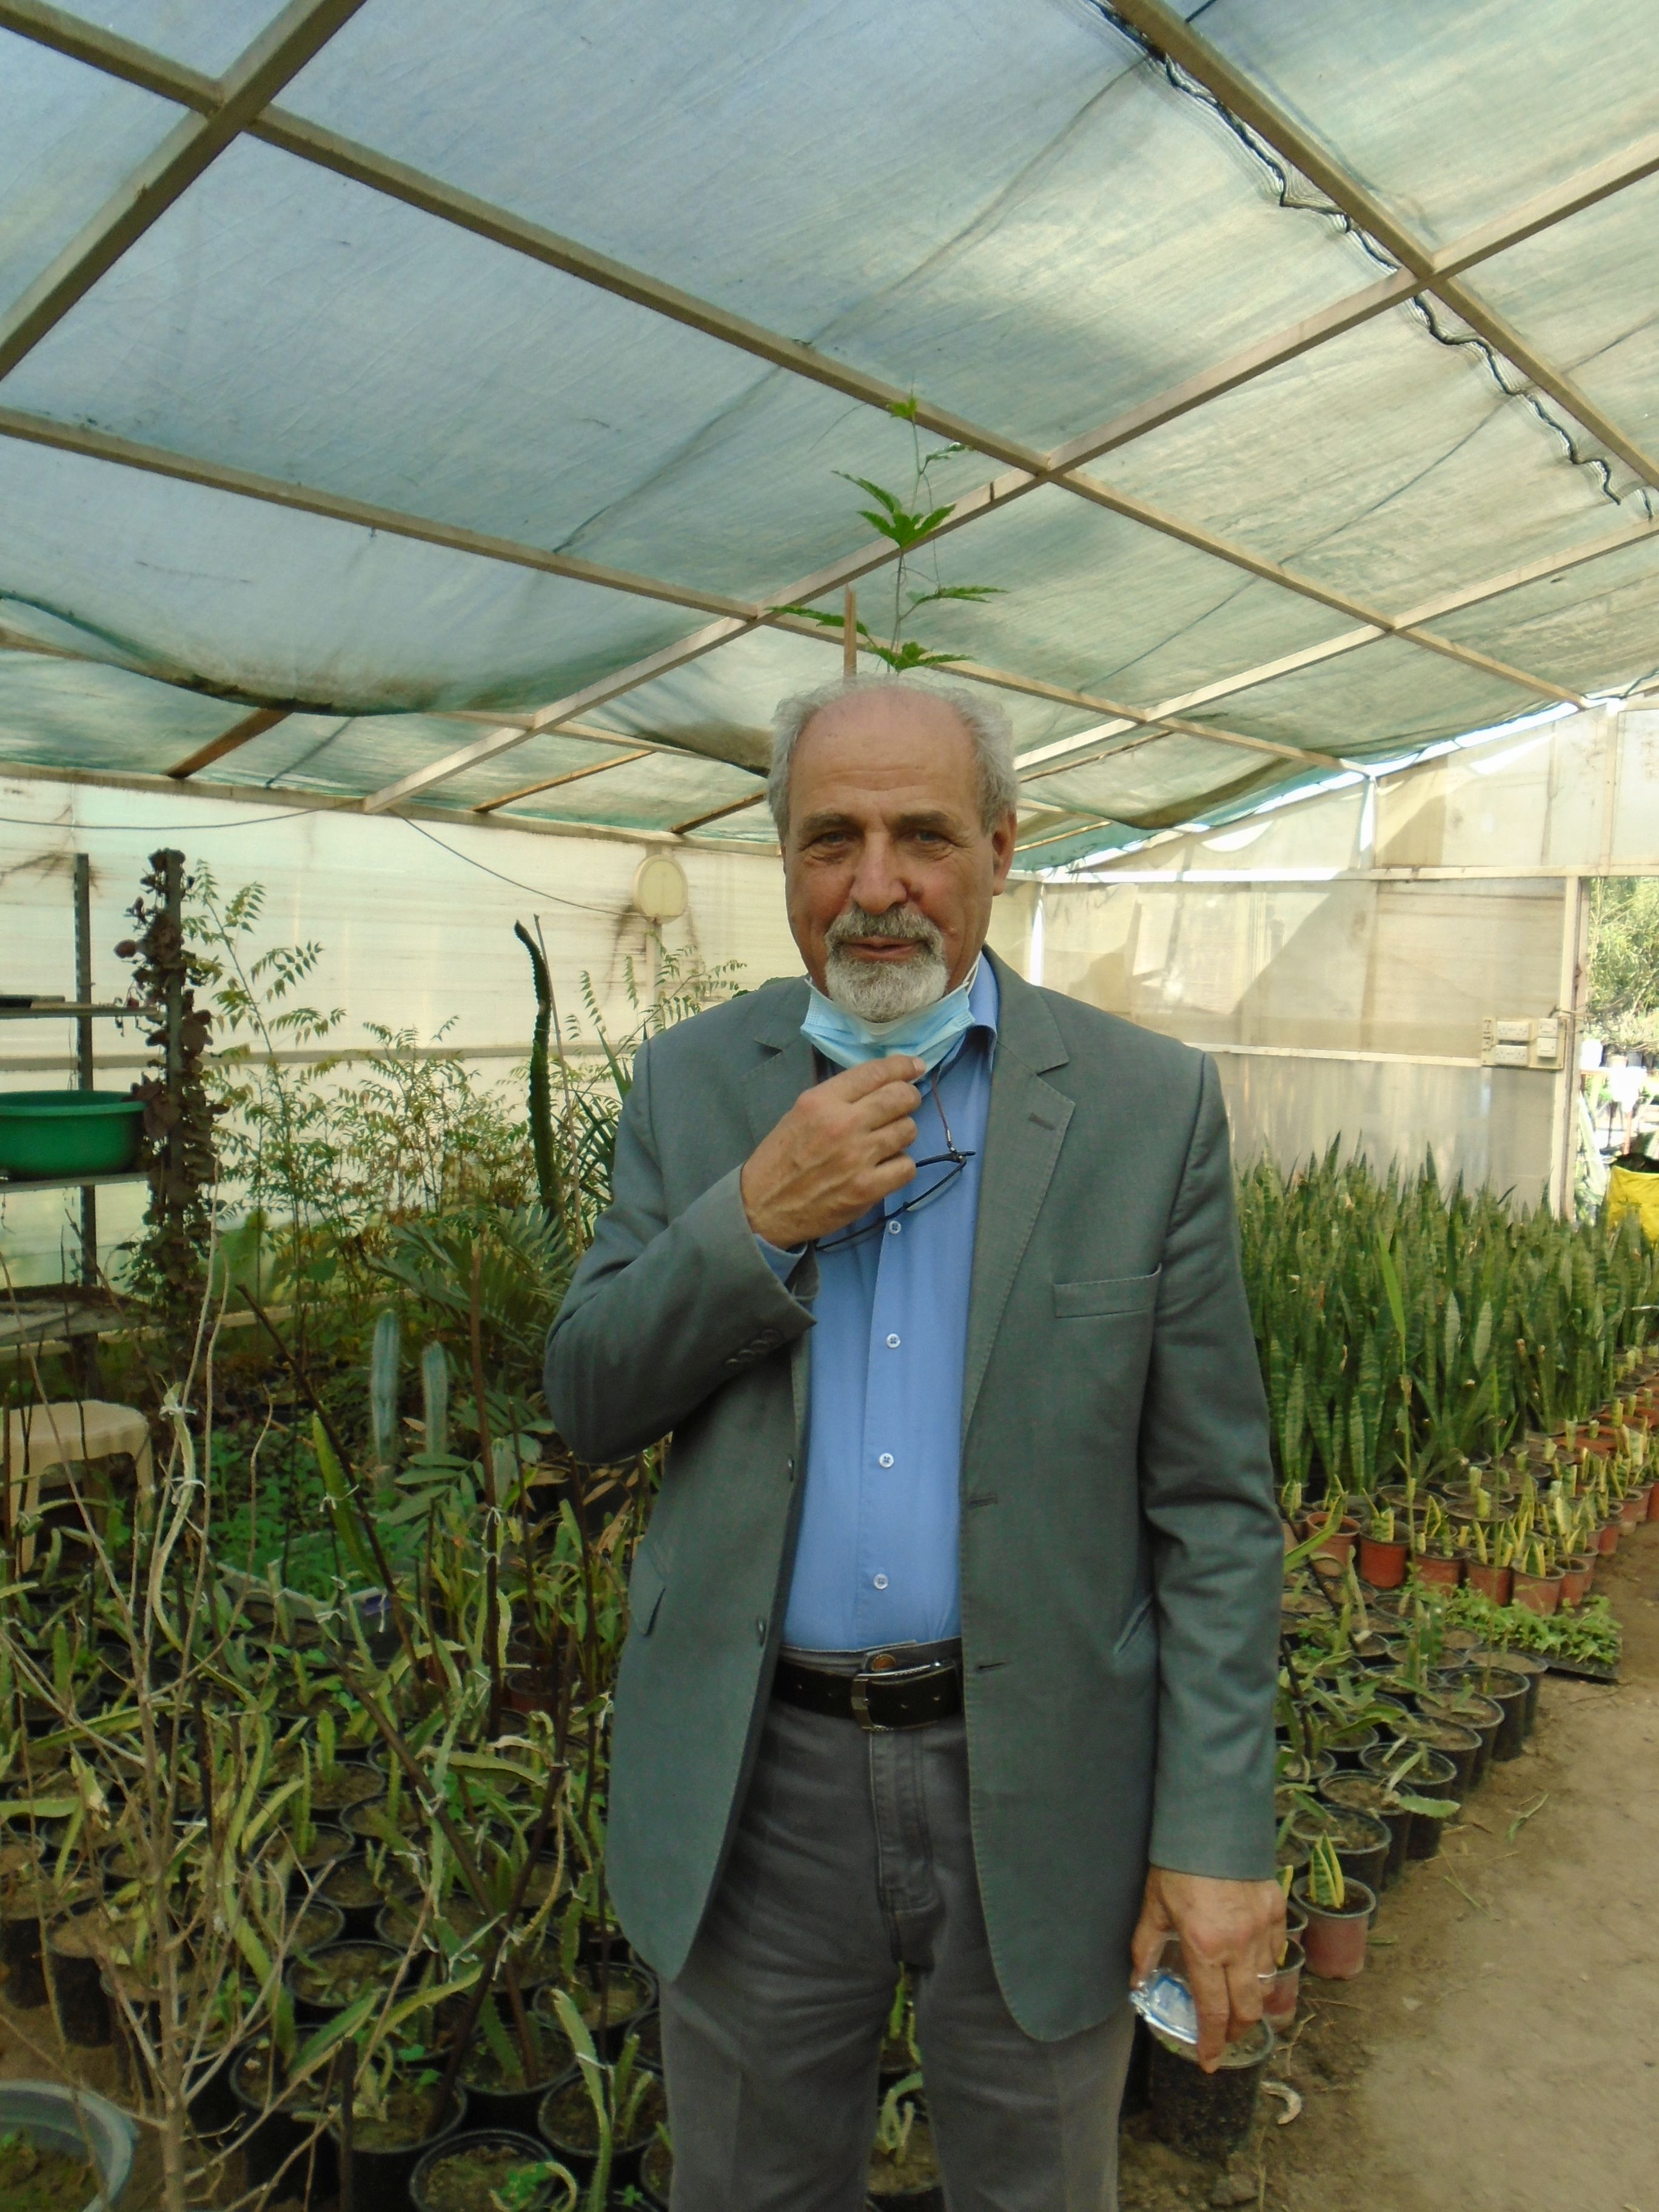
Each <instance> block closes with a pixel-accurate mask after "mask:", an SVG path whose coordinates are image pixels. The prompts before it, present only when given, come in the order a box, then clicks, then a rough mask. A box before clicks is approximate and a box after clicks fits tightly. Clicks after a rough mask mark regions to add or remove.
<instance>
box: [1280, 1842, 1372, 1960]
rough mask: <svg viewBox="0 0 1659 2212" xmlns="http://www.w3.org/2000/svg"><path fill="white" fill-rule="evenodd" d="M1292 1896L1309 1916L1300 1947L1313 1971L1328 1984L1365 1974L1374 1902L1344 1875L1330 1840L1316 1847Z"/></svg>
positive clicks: (1360, 1885)
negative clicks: (1366, 1946) (1305, 1871)
mask: <svg viewBox="0 0 1659 2212" xmlns="http://www.w3.org/2000/svg"><path fill="white" fill-rule="evenodd" d="M1291 1896H1292V1897H1294V1898H1295V1899H1296V1901H1297V1904H1298V1905H1301V1907H1302V1909H1303V1911H1304V1912H1305V1913H1306V1914H1307V1916H1308V1924H1307V1927H1306V1929H1304V1933H1303V1936H1302V1948H1303V1949H1304V1952H1305V1953H1306V1954H1307V1961H1308V1971H1309V1972H1310V1973H1312V1974H1316V1975H1317V1976H1318V1977H1319V1978H1320V1979H1321V1980H1322V1981H1328V1982H1349V1981H1352V1980H1353V1979H1354V1978H1355V1976H1356V1975H1358V1974H1362V1973H1363V1972H1364V1970H1365V1938H1366V1936H1367V1934H1368V1932H1369V1929H1370V1917H1371V1914H1372V1912H1373V1911H1375V1910H1376V1896H1375V1894H1374V1893H1373V1892H1372V1891H1370V1889H1368V1888H1367V1887H1366V1886H1365V1884H1364V1882H1363V1881H1352V1880H1351V1879H1350V1878H1349V1877H1348V1876H1347V1875H1345V1874H1344V1873H1343V1871H1342V1863H1341V1861H1340V1859H1339V1858H1338V1857H1337V1855H1336V1846H1335V1845H1334V1843H1333V1842H1332V1841H1331V1839H1330V1838H1329V1837H1328V1836H1322V1837H1321V1838H1320V1839H1319V1841H1318V1842H1317V1843H1316V1844H1315V1845H1314V1847H1313V1853H1312V1856H1311V1857H1310V1860H1309V1862H1308V1871H1307V1873H1306V1874H1305V1875H1304V1876H1303V1878H1302V1880H1301V1881H1299V1882H1297V1884H1296V1886H1295V1887H1293V1888H1292V1890H1291Z"/></svg>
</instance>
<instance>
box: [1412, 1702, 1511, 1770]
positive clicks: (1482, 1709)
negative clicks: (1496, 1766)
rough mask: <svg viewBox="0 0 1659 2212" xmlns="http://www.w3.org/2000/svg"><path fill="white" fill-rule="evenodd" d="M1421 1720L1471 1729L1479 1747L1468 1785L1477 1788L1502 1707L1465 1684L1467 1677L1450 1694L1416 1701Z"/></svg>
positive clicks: (1489, 1757) (1489, 1759)
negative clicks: (1442, 1722)
mask: <svg viewBox="0 0 1659 2212" xmlns="http://www.w3.org/2000/svg"><path fill="white" fill-rule="evenodd" d="M1419 1711H1420V1712H1421V1714H1422V1716H1423V1717H1424V1719H1425V1720H1438V1721H1452V1722H1455V1723H1456V1725H1457V1726H1458V1727H1459V1728H1467V1729H1474V1733H1475V1734H1476V1735H1478V1736H1479V1737H1480V1750H1479V1751H1478V1752H1477V1753H1475V1759H1474V1771H1473V1773H1472V1774H1471V1776H1470V1778H1469V1779H1470V1785H1471V1787H1472V1788H1474V1789H1476V1790H1478V1789H1479V1788H1480V1784H1482V1783H1483V1782H1484V1781H1485V1780H1486V1774H1487V1771H1488V1769H1489V1768H1490V1766H1491V1765H1492V1746H1493V1744H1494V1743H1496V1742H1497V1741H1498V1730H1499V1729H1501V1728H1502V1727H1503V1725H1504V1709H1503V1707H1502V1706H1501V1705H1499V1704H1498V1702H1497V1700H1496V1699H1493V1698H1483V1697H1481V1696H1480V1694H1479V1693H1478V1692H1475V1691H1473V1690H1471V1689H1470V1688H1469V1686H1468V1682H1467V1680H1463V1682H1462V1686H1461V1687H1460V1688H1459V1689H1458V1690H1457V1692H1455V1697H1453V1698H1445V1699H1443V1698H1440V1697H1438V1696H1434V1697H1429V1698H1425V1699H1422V1700H1421V1701H1420V1703H1419Z"/></svg>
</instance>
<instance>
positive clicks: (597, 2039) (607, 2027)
mask: <svg viewBox="0 0 1659 2212" xmlns="http://www.w3.org/2000/svg"><path fill="white" fill-rule="evenodd" d="M600 1972H601V1970H600V1969H599V1967H598V1966H585V1967H584V1968H582V1970H581V1972H580V1973H579V1974H578V1975H577V1976H576V1977H575V1978H574V1982H573V1983H572V1984H571V1986H570V1987H569V1988H568V1990H567V1991H566V1995H567V1996H568V1997H569V1999H570V2001H571V2002H572V2003H573V2004H574V2006H575V2008H576V2010H577V2012H578V2013H579V2014H580V2015H581V2021H582V2025H583V2026H584V2027H586V2030H587V2032H588V2033H589V2034H590V2035H591V2036H592V2039H593V2048H594V2049H595V2050H596V2051H598V2052H599V2056H600V2057H601V2058H614V2057H616V2056H617V2053H618V2052H619V2051H621V2049H622V2047H623V2044H624V2043H626V2042H627V2040H628V2039H629V2036H630V2035H632V2034H634V2033H635V2032H636V2030H637V2029H638V2028H639V2027H641V2024H642V2023H643V2021H644V2020H645V2017H646V2015H647V2014H648V2013H650V2012H653V2011H654V2010H655V2008H656V2004H657V1980H656V1977H655V1975H654V1974H653V1973H651V1972H648V1971H647V1969H646V1968H645V1967H644V1966H621V1965H618V1964H617V1961H616V1960H614V1959H613V1960H612V1961H611V1968H610V1971H609V1973H608V1974H606V1975H605V1982H604V2004H603V2008H601V2003H600ZM535 2007H536V2010H537V2011H538V2013H539V2014H540V2015H541V2016H542V2018H543V2019H544V2020H550V2021H555V2022H556V2021H557V2020H558V2012H557V2009H556V2007H555V2005H554V2002H553V1984H551V1983H543V1984H541V1985H540V1987H538V1990H537V1991H536V1996H535ZM601 2009H603V2015H604V2025H603V2026H601V2024H600V2016H601Z"/></svg>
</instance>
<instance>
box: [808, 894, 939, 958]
mask: <svg viewBox="0 0 1659 2212" xmlns="http://www.w3.org/2000/svg"><path fill="white" fill-rule="evenodd" d="M855 937H890V938H893V939H896V940H897V941H899V942H901V943H909V944H915V945H926V946H927V948H928V950H929V951H932V952H936V953H942V952H943V951H944V950H945V939H944V937H943V935H942V934H941V933H940V931H939V927H938V925H937V924H936V923H934V922H931V921H928V919H927V915H925V914H918V913H916V911H915V908H912V907H902V906H896V907H890V908H888V910H887V912H886V913H885V914H871V913H870V912H868V911H867V909H866V908H864V907H861V906H857V905H854V906H849V907H847V908H843V909H842V912H841V913H840V914H838V915H836V918H835V920H834V921H832V922H831V923H830V925H829V928H828V929H827V930H826V931H825V932H824V943H825V945H827V946H828V947H829V951H832V952H835V951H839V950H840V948H841V947H842V945H846V944H848V942H849V941H850V940H851V939H853V938H855Z"/></svg>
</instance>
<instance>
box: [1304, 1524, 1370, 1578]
mask: <svg viewBox="0 0 1659 2212" xmlns="http://www.w3.org/2000/svg"><path fill="white" fill-rule="evenodd" d="M1324 1525H1325V1516H1324V1515H1323V1514H1322V1513H1310V1514H1309V1516H1308V1517H1307V1519H1306V1520H1305V1521H1304V1522H1303V1523H1302V1539H1303V1541H1304V1543H1305V1542H1306V1541H1307V1540H1308V1538H1309V1537H1310V1536H1311V1535H1312V1534H1314V1533H1315V1532H1316V1530H1317V1529H1320V1528H1323V1527H1324ZM1358 1534H1359V1523H1358V1522H1357V1521H1356V1520H1355V1519H1354V1518H1353V1516H1352V1514H1346V1515H1345V1516H1343V1518H1342V1519H1341V1520H1340V1521H1339V1522H1337V1524H1336V1533H1335V1534H1334V1535H1333V1536H1328V1537H1327V1539H1326V1540H1325V1541H1324V1542H1323V1543H1322V1545H1321V1546H1320V1547H1319V1549H1318V1550H1317V1551H1316V1553H1314V1557H1315V1558H1316V1559H1340V1561H1341V1563H1342V1565H1344V1566H1346V1565H1347V1564H1348V1561H1349V1560H1350V1559H1352V1557H1353V1547H1354V1541H1355V1539H1356V1538H1357V1537H1358Z"/></svg>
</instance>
